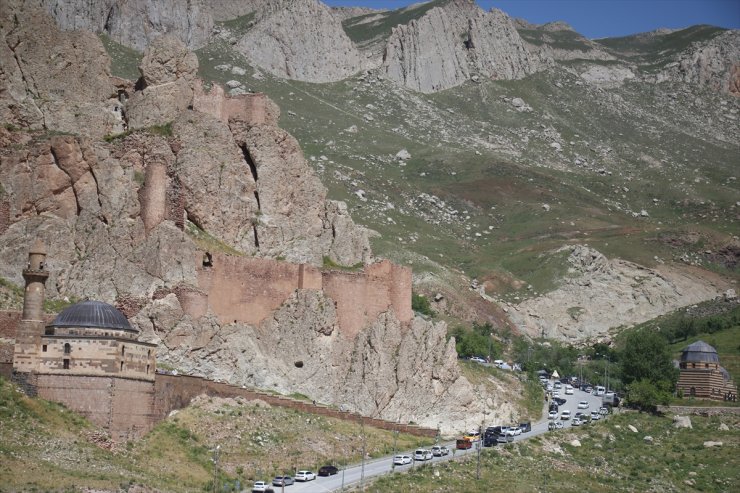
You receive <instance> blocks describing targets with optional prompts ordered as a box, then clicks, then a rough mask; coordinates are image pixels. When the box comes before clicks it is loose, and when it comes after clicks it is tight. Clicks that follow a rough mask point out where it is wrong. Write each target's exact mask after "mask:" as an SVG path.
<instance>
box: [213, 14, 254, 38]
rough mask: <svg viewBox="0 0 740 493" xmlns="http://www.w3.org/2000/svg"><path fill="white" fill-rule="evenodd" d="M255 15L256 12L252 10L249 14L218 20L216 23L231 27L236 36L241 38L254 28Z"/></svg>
mask: <svg viewBox="0 0 740 493" xmlns="http://www.w3.org/2000/svg"><path fill="white" fill-rule="evenodd" d="M255 17H256V12H250V13H249V14H246V15H243V16H241V17H236V18H234V19H229V20H228V21H223V22H218V23H216V24H217V25H220V26H223V27H225V28H227V29H229V30H230V31H231V32H232V33H233V34H234V36H236V37H237V38H240V37H242V36H244V35H245V34H247V32H248V31H249V30H250V29H251V28H252V25H253V22H254V19H255Z"/></svg>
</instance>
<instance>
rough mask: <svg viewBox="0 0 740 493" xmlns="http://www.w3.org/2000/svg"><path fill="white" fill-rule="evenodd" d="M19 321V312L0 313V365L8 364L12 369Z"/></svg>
mask: <svg viewBox="0 0 740 493" xmlns="http://www.w3.org/2000/svg"><path fill="white" fill-rule="evenodd" d="M20 320H21V313H20V312H17V311H4V310H3V311H0V365H3V364H10V367H11V368H12V367H13V350H14V349H13V347H14V343H15V333H16V330H17V329H18V323H19V322H20ZM4 376H7V375H4Z"/></svg>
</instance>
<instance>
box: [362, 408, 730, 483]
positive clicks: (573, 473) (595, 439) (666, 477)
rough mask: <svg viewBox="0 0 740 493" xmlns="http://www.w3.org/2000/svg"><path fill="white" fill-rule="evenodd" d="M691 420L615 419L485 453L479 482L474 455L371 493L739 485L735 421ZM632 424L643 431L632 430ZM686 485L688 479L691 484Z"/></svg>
mask: <svg viewBox="0 0 740 493" xmlns="http://www.w3.org/2000/svg"><path fill="white" fill-rule="evenodd" d="M691 420H692V424H693V426H694V428H693V429H692V430H686V429H675V428H673V426H672V420H671V419H670V417H655V416H651V415H641V414H637V413H623V414H619V415H613V416H610V417H609V418H608V419H607V420H606V421H603V422H598V423H595V424H592V425H588V426H584V427H582V428H580V429H571V430H572V431H571V430H568V431H565V430H563V431H556V432H549V433H548V434H546V435H544V436H542V437H538V438H535V439H530V440H526V441H523V442H518V443H516V444H512V445H506V446H497V447H494V448H490V449H484V450H483V452H482V454H481V464H480V479H479V480H478V479H476V471H477V461H476V457H475V455H474V454H472V455H471V456H470V457H468V458H466V459H463V460H461V461H451V462H446V463H439V464H432V465H428V466H423V467H417V468H415V469H414V470H412V471H409V472H408V473H407V474H396V475H394V476H385V477H383V478H382V479H379V480H377V481H375V482H373V484H372V485H370V486H369V487H367V488H366V491H367V492H368V493H376V492H378V493H379V492H381V491H382V492H404V493H406V492H408V493H414V492H426V491H440V492H441V491H466V492H471V493H483V492H490V491H509V492H516V493H518V492H521V493H525V492H526V493H528V492H533V491H547V492H553V493H560V492H562V493H566V492H568V493H570V492H574V491H588V492H594V493H607V492H634V491H672V492H674V491H675V492H693V491H707V492H718V493H719V492H724V491H732V490H733V488H734V485H736V484H737V483H738V481H740V471H739V470H738V469H737V467H736V463H737V461H736V458H735V456H736V451H737V447H738V446H739V445H740V432H739V431H738V427H737V425H738V418H737V417H736V416H722V417H712V418H706V417H699V416H692V417H691ZM720 423H725V424H727V425H728V426H729V427H730V430H731V431H730V432H722V431H719V429H718V428H719V425H720ZM628 425H633V426H635V427H636V428H637V429H638V430H639V432H638V433H633V432H631V431H629V429H628V428H627V426H628ZM646 435H649V436H652V437H653V443H652V444H646V443H645V441H644V439H643V437H645V436H646ZM573 438H577V439H578V440H579V441H580V442H581V447H573V446H571V445H570V444H569V443H570V441H571V440H572V439H573ZM707 440H715V441H721V442H723V445H722V446H720V447H715V448H712V449H705V448H704V447H703V445H702V444H703V442H704V441H707ZM556 449H557V451H556ZM687 480H691V481H690V482H689V483H688V484H687V483H686V481H687Z"/></svg>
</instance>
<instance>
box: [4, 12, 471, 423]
mask: <svg viewBox="0 0 740 493" xmlns="http://www.w3.org/2000/svg"><path fill="white" fill-rule="evenodd" d="M40 26H41V27H42V28H43V29H39V27H40ZM39 32H40V33H41V36H42V37H41V38H40V37H39ZM2 36H3V43H0V46H1V47H2V48H3V49H4V50H5V51H2V56H3V57H4V58H3V67H6V66H7V67H9V69H8V70H7V71H4V73H3V76H4V79H3V84H4V85H3V88H4V90H3V91H2V92H1V93H0V98H1V99H0V103H2V104H1V105H0V108H2V109H3V112H4V114H7V115H9V117H10V118H9V120H8V121H9V122H12V123H13V125H15V126H12V127H11V126H8V127H7V128H6V127H4V128H2V129H0V142H3V143H4V145H3V146H2V148H0V185H1V187H0V191H1V192H2V193H0V205H2V206H3V210H5V211H7V217H5V218H4V219H3V221H1V222H0V255H2V257H3V258H4V259H7V261H6V262H4V263H3V264H2V265H0V276H2V277H3V278H5V279H8V280H10V281H11V282H12V283H14V284H16V285H22V284H23V280H22V278H21V276H20V272H21V270H22V268H23V267H24V262H25V259H26V250H27V248H28V245H29V244H30V241H31V238H34V237H38V238H40V239H41V240H42V241H44V242H45V243H46V244H47V245H48V250H49V262H48V265H49V270H50V272H51V277H50V279H49V281H48V283H47V293H48V296H49V297H51V298H56V299H60V298H61V299H65V298H66V299H81V298H94V299H100V300H104V301H107V302H110V303H115V304H117V305H118V306H119V307H121V309H122V310H123V311H124V312H125V313H126V314H127V315H128V316H129V317H130V318H131V320H132V321H133V323H134V324H136V325H137V326H138V327H139V328H141V329H142V331H143V333H144V337H145V338H146V339H148V340H152V341H156V342H159V343H160V347H159V354H158V358H159V359H160V360H164V361H167V362H170V363H171V364H173V365H176V366H177V367H178V368H181V369H183V370H186V371H189V372H192V373H194V374H198V375H203V376H206V377H210V378H223V379H226V380H228V381H230V382H232V383H243V384H252V385H257V386H261V387H267V388H272V389H275V390H279V391H283V392H300V393H303V394H306V395H308V396H310V397H312V398H315V399H317V400H320V401H322V402H326V403H330V404H334V405H337V406H345V407H346V408H348V409H353V410H359V411H362V412H365V413H368V414H373V415H379V416H382V417H392V418H393V419H398V418H400V419H402V420H407V421H416V422H417V423H420V424H425V425H428V426H436V425H437V423H438V422H440V421H441V422H443V426H444V429H445V430H450V431H451V430H453V429H455V428H457V427H459V425H460V424H461V423H460V420H461V419H462V416H464V413H466V412H477V411H478V410H479V409H480V406H481V404H480V402H478V401H477V400H475V399H474V398H473V389H472V387H471V386H470V384H469V383H468V382H467V380H465V378H463V377H461V376H460V374H459V371H458V368H457V363H456V355H455V352H454V346H453V345H452V344H451V343H448V342H447V341H446V338H445V332H446V329H445V326H444V324H434V323H431V322H426V321H424V320H421V319H416V320H413V321H410V322H409V321H406V322H404V323H401V322H400V321H399V314H397V313H395V312H394V311H393V309H387V310H385V311H383V312H382V313H381V314H380V315H378V316H376V317H375V318H374V319H373V320H372V321H371V322H370V323H368V324H366V325H364V326H361V327H358V329H359V330H358V331H356V332H354V331H343V330H342V322H341V317H339V315H338V311H337V309H336V308H335V302H334V300H332V299H331V298H330V297H329V296H328V295H327V294H326V293H325V292H323V291H321V290H316V289H313V290H307V289H301V288H300V287H298V288H297V289H295V288H293V290H292V291H294V292H293V293H292V294H291V295H290V296H289V297H288V298H287V300H285V301H284V302H282V303H281V304H280V305H279V306H278V308H277V309H275V310H274V313H272V314H271V315H270V316H267V317H264V318H262V319H260V320H261V321H260V322H259V323H254V324H251V325H250V324H248V323H244V322H237V321H234V323H231V321H230V320H227V321H223V322H222V321H220V320H219V317H218V316H217V314H216V313H213V312H211V311H208V310H207V308H208V307H207V306H205V308H206V310H201V311H199V307H200V305H198V302H197V301H198V299H199V296H202V292H201V291H200V287H199V283H198V282H199V279H198V276H199V274H198V270H199V268H201V267H200V264H201V262H202V264H203V267H202V268H203V269H208V268H209V267H208V266H209V263H210V262H211V258H212V257H211V255H210V253H209V252H210V251H213V252H223V253H222V255H231V256H245V255H251V256H261V257H271V258H279V259H286V260H291V261H294V262H297V263H312V264H315V265H319V266H320V265H321V264H322V263H323V262H324V259H326V258H328V259H331V261H332V262H334V263H336V264H343V265H355V264H359V265H362V264H366V263H369V262H371V261H372V258H371V256H370V249H369V244H368V240H367V235H366V233H365V230H364V229H363V228H361V227H359V226H356V225H355V224H354V223H353V221H352V219H351V217H350V216H349V214H348V212H347V210H346V207H345V206H344V204H342V203H339V202H333V201H330V200H327V199H326V188H325V187H324V186H323V185H322V184H321V182H320V181H319V180H318V178H317V177H316V175H315V174H314V172H313V170H312V169H311V168H310V167H309V166H308V164H307V163H306V160H305V159H304V157H303V153H302V151H301V149H300V147H299V146H298V143H297V142H296V140H295V139H294V138H293V137H292V136H290V135H289V134H288V133H287V132H285V131H284V130H282V129H280V128H279V127H277V118H278V115H279V111H278V110H277V108H276V106H275V105H274V103H272V102H270V101H269V100H268V99H267V98H266V96H264V95H259V94H257V95H254V94H251V95H242V96H236V97H233V98H230V97H227V96H225V95H224V92H223V90H219V89H220V88H211V89H210V91H207V90H206V89H204V88H203V84H202V82H200V81H198V80H197V79H195V77H194V74H195V71H196V69H197V61H196V60H195V59H194V58H193V56H192V53H189V52H188V50H187V49H186V48H185V46H184V45H183V44H182V42H180V41H179V40H177V39H175V38H170V37H161V38H158V39H157V40H156V42H154V43H152V45H151V46H150V47H149V48H148V49H147V51H146V52H145V54H144V59H143V61H142V63H141V66H140V70H141V75H142V77H141V80H140V82H139V84H138V85H137V86H136V87H133V85H131V84H130V83H129V84H126V83H124V82H123V81H119V80H117V79H115V78H111V77H110V76H109V71H108V67H107V64H108V60H107V56H106V55H105V53H104V51H103V48H102V46H101V44H100V41H99V40H98V39H97V38H96V37H95V36H94V35H92V34H90V33H83V32H63V31H59V30H58V29H57V28H56V27H55V26H54V24H53V22H52V21H51V19H50V18H48V17H47V16H46V14H45V13H43V12H42V11H40V10H33V9H18V10H16V11H15V12H13V14H12V15H10V16H8V17H4V18H3V22H2ZM39 40H41V42H39ZM6 48H7V49H6ZM49 60H53V62H54V64H53V65H52V67H59V73H56V72H54V71H53V70H52V72H51V74H48V69H47V74H46V76H42V75H43V73H44V70H43V69H42V66H43V63H47V64H48V61H49ZM6 63H7V64H6ZM62 69H64V70H62ZM57 83H58V84H57ZM60 84H65V85H60ZM61 91H64V92H61ZM47 95H48V97H47ZM62 95H63V96H64V97H62ZM39 96H44V97H39ZM111 101H113V102H115V103H116V104H118V105H120V108H119V112H118V120H117V121H118V122H119V124H120V125H122V126H123V128H128V131H127V132H125V133H120V134H117V135H116V134H115V132H111V133H113V134H114V135H110V134H106V132H108V131H110V130H112V127H111V128H108V127H104V126H102V124H101V121H103V122H104V121H105V120H104V119H103V120H100V118H107V114H106V113H105V111H106V108H107V105H109V104H111ZM83 103H84V104H85V105H87V106H82V105H83ZM80 107H82V108H87V109H88V113H85V115H88V114H89V116H88V117H85V118H82V116H78V115H76V114H75V112H76V111H78V110H79V108H80ZM147 108H148V110H147ZM190 108H193V109H190ZM98 114H99V115H98ZM28 115H30V116H28ZM101 115H102V116H101ZM32 128H36V129H37V130H33V129H32ZM60 130H61V131H64V132H66V133H65V134H60V133H59V132H60ZM104 134H106V136H107V138H106V139H103V138H102V137H103V135H104ZM214 257H215V256H214ZM201 259H202V260H201ZM300 272H302V270H301V271H300ZM301 276H302V274H301ZM409 277H410V276H409ZM301 279H302V277H301ZM347 279H349V281H348V284H346V285H345V284H343V286H344V287H343V289H352V284H351V282H350V281H351V276H349V277H348V278H347ZM237 281H238V280H235V282H237ZM279 281H280V280H279V279H269V278H265V279H260V283H261V286H262V287H263V288H264V289H266V288H267V287H268V286H269V284H270V283H271V282H279ZM302 282H303V281H302V280H301V281H299V284H298V286H300V285H301V283H302ZM409 284H410V282H409ZM368 289H369V288H368ZM406 289H408V290H409V291H410V286H407V288H406ZM409 296H410V294H409ZM192 300H195V301H192ZM374 308H377V307H374ZM404 316H406V314H404ZM338 382H342V384H338Z"/></svg>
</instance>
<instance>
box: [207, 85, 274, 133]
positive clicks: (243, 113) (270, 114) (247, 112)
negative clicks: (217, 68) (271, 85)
mask: <svg viewBox="0 0 740 493" xmlns="http://www.w3.org/2000/svg"><path fill="white" fill-rule="evenodd" d="M194 88H195V92H194V95H193V109H194V110H195V111H199V112H201V113H206V114H208V115H211V116H212V117H214V118H217V119H219V120H221V121H222V122H224V123H227V124H228V123H229V120H236V121H239V122H243V123H247V124H248V125H265V124H266V125H277V118H278V115H276V114H274V112H275V110H274V109H273V108H270V107H269V106H270V105H272V106H274V104H272V103H268V99H267V96H266V95H265V94H263V93H254V94H240V95H236V96H228V95H226V93H225V92H224V90H223V88H222V87H221V86H219V85H218V84H215V83H214V84H213V85H212V86H211V89H210V91H208V92H206V91H205V89H204V88H203V82H202V81H201V80H200V79H198V80H196V81H195V87H194Z"/></svg>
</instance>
